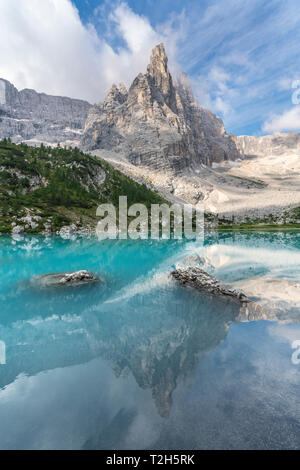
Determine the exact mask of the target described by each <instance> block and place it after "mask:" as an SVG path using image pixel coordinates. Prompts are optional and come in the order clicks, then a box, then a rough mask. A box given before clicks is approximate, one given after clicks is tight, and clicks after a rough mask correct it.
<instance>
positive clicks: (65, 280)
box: [32, 270, 100, 288]
mask: <svg viewBox="0 0 300 470" xmlns="http://www.w3.org/2000/svg"><path fill="white" fill-rule="evenodd" d="M99 281H100V279H99V278H98V277H97V276H95V275H94V274H92V273H90V272H88V271H85V270H81V271H75V272H72V273H54V274H43V275H42V276H37V277H35V278H34V279H33V280H32V283H33V284H34V285H35V286H37V287H42V288H47V287H62V286H72V287H77V286H81V285H83V284H91V283H94V282H99Z"/></svg>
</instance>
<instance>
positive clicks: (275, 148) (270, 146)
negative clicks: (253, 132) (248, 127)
mask: <svg viewBox="0 0 300 470" xmlns="http://www.w3.org/2000/svg"><path fill="white" fill-rule="evenodd" d="M233 138H234V141H235V143H236V146H237V147H238V149H239V151H240V152H241V154H242V155H257V156H270V155H284V154H289V153H298V154H299V155H300V134H295V133H289V134H279V133H278V134H274V135H266V136H263V137H252V136H247V135H241V136H234V137H233Z"/></svg>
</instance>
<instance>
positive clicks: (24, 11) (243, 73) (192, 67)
mask: <svg viewBox="0 0 300 470" xmlns="http://www.w3.org/2000/svg"><path fill="white" fill-rule="evenodd" d="M0 41H1V44H2V46H1V48H0V77H1V78H4V79H7V80H9V81H10V82H12V83H13V84H14V85H15V86H16V87H17V88H18V89H23V88H33V89H35V90H37V91H39V92H45V93H49V94H56V95H64V96H71V97H73V98H80V99H85V100H88V101H89V102H91V103H95V102H99V101H101V100H103V98H104V97H105V94H106V93H107V91H108V89H109V88H110V86H111V84H112V83H119V82H123V83H125V85H126V86H130V84H131V82H132V81H133V79H134V78H135V76H136V75H137V74H138V73H139V72H144V71H145V70H146V67H147V64H148V62H149V57H150V53H151V49H152V48H153V47H154V46H155V45H156V44H158V43H160V42H164V44H165V48H166V51H167V54H168V57H169V66H170V69H171V72H172V74H173V75H176V74H177V73H179V72H181V71H184V72H186V73H187V74H188V75H189V77H190V80H191V84H192V87H193V90H194V93H195V96H196V98H197V100H198V102H199V103H200V104H201V105H202V106H205V107H207V108H209V109H211V110H212V111H213V112H215V113H216V114H217V115H218V116H220V117H221V118H222V119H223V121H224V123H225V127H226V129H227V132H228V133H235V134H237V135H243V134H247V135H255V136H259V135H265V134H271V133H274V132H299V131H300V54H299V48H300V2H299V0H226V1H225V0H127V1H120V0H42V1H41V0H0Z"/></svg>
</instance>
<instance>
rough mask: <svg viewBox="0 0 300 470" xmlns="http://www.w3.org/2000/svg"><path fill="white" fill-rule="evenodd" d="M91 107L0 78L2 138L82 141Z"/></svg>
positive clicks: (56, 141)
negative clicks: (25, 87) (18, 88)
mask: <svg viewBox="0 0 300 470" xmlns="http://www.w3.org/2000/svg"><path fill="white" fill-rule="evenodd" d="M90 107H91V105H90V104H89V103H87V102H86V101H81V100H76V99H72V98H65V97H60V96H50V95H46V94H45V93H37V92H36V91H34V90H27V89H25V90H22V91H18V90H17V89H16V88H15V87H14V86H13V85H12V84H11V83H10V82H8V81H7V80H3V79H0V139H1V138H4V137H6V138H8V137H10V138H11V139H12V140H13V141H15V142H17V143H18V142H21V141H27V140H32V141H35V142H37V143H39V142H44V143H50V144H51V143H53V144H57V143H70V144H71V143H75V144H76V143H79V140H80V135H81V133H82V129H83V127H84V123H85V120H86V118H87V115H88V112H89V109H90Z"/></svg>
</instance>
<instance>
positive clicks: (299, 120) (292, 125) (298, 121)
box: [263, 106, 300, 133]
mask: <svg viewBox="0 0 300 470" xmlns="http://www.w3.org/2000/svg"><path fill="white" fill-rule="evenodd" d="M263 131H264V132H267V133H273V132H284V131H285V132H286V131H296V132H299V131H300V106H294V107H293V108H292V109H290V110H288V111H285V112H284V113H283V114H281V115H275V116H272V117H271V118H270V119H269V120H268V121H266V122H265V123H264V125H263Z"/></svg>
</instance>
